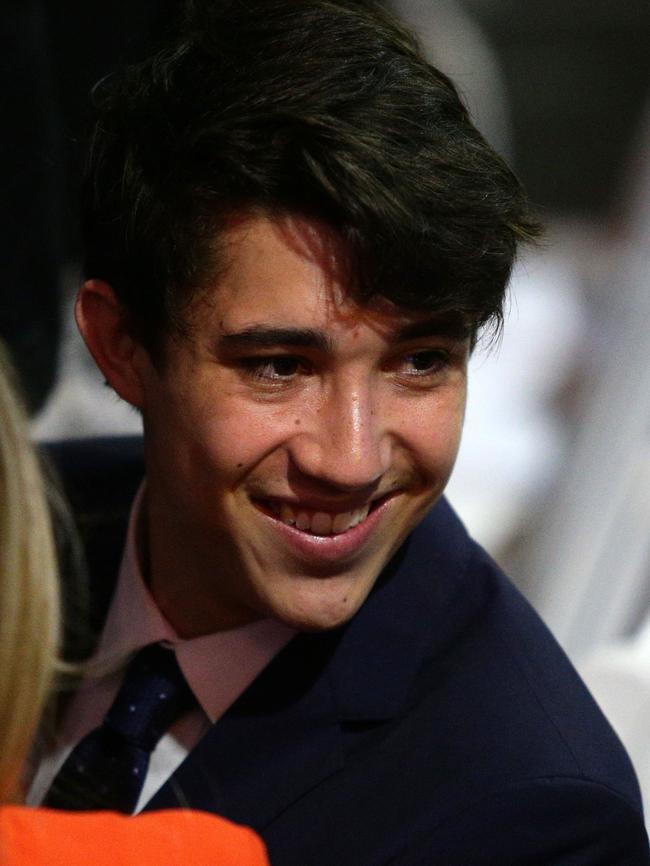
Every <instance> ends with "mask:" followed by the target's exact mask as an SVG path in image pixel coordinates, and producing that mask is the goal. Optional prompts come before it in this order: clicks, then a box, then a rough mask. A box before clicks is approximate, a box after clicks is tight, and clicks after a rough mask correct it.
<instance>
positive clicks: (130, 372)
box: [75, 280, 146, 409]
mask: <svg viewBox="0 0 650 866" xmlns="http://www.w3.org/2000/svg"><path fill="white" fill-rule="evenodd" d="M75 318H76V320H77V326H78V327H79V330H80V332H81V335H82V337H83V338H84V341H85V343H86V346H87V347H88V350H89V352H90V354H91V355H92V356H93V358H94V359H95V363H96V364H97V366H98V367H99V369H100V370H101V371H102V373H103V374H104V376H105V378H106V380H107V382H108V384H109V385H110V386H111V387H112V388H113V389H114V390H115V391H116V392H117V394H119V396H120V397H121V398H122V399H123V400H126V401H127V402H128V403H130V404H131V405H132V406H135V407H137V408H139V409H141V408H142V403H143V388H142V372H143V370H142V366H143V358H144V357H145V356H146V350H145V349H144V348H143V346H142V345H141V344H140V343H139V342H138V341H137V340H136V339H135V338H134V337H133V335H132V333H131V331H130V329H129V327H128V320H127V316H126V313H125V311H124V308H123V307H122V304H121V303H120V301H119V300H118V298H117V296H116V295H115V292H114V290H113V288H112V287H111V286H110V285H109V284H108V283H105V282H104V281H103V280H87V281H86V282H85V283H84V284H83V286H82V287H81V289H80V290H79V294H78V296H77V301H76V304H75Z"/></svg>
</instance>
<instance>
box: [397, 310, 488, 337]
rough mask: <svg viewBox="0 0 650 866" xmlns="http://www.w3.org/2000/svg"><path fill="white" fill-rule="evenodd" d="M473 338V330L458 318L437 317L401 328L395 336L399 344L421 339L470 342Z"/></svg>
mask: <svg viewBox="0 0 650 866" xmlns="http://www.w3.org/2000/svg"><path fill="white" fill-rule="evenodd" d="M471 336H472V329H471V328H470V326H469V325H468V324H467V322H465V321H463V320H462V319H461V318H459V317H458V318H457V317H455V316H454V317H440V316H438V317H436V318H433V319H425V321H423V322H414V323H413V324H410V325H405V326H404V327H403V328H400V329H399V330H398V331H397V332H396V333H395V336H394V338H393V339H394V340H395V342H397V343H403V342H406V341H408V340H417V339H420V338H421V337H447V338H449V339H450V340H468V339H469V338H470V337H471Z"/></svg>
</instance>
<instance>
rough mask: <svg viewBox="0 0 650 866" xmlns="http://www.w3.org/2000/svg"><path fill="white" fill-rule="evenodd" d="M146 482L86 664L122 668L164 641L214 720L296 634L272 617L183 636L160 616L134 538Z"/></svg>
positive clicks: (99, 668)
mask: <svg viewBox="0 0 650 866" xmlns="http://www.w3.org/2000/svg"><path fill="white" fill-rule="evenodd" d="M145 493H146V484H145V482H143V483H142V484H141V486H140V488H139V490H138V492H137V494H136V497H135V500H134V502H133V506H132V509H131V514H130V517H129V526H128V531H127V537H126V546H125V549H124V554H123V557H122V563H121V565H120V570H119V574H118V580H117V587H116V590H115V594H114V596H113V599H112V601H111V605H110V608H109V611H108V616H107V618H106V624H105V626H104V630H103V632H102V636H101V639H100V641H99V645H98V647H97V650H96V652H95V654H94V656H93V658H92V661H91V663H90V668H91V670H92V671H93V672H97V674H98V675H101V674H108V673H111V672H114V671H116V670H119V669H120V668H122V667H123V666H124V665H125V664H126V661H127V660H128V659H129V658H130V657H131V656H132V655H133V654H134V653H136V652H137V651H138V650H140V649H142V647H145V646H147V645H148V644H151V643H159V642H164V643H167V644H169V645H171V646H173V647H175V649H176V656H177V658H178V663H179V665H180V667H181V669H182V671H183V673H184V674H185V678H186V679H187V681H188V683H189V685H190V688H191V689H192V691H193V692H194V695H195V697H196V698H197V700H198V702H199V704H200V705H201V707H202V708H203V710H204V711H205V713H206V715H207V716H208V718H209V719H210V721H212V722H213V721H215V720H216V719H217V718H218V717H219V716H220V715H221V714H222V713H223V712H224V710H225V709H227V707H228V706H229V705H230V704H231V703H232V701H233V700H235V699H236V698H237V697H238V696H239V695H240V694H241V693H242V692H243V691H244V690H245V689H246V687H247V686H248V685H250V683H251V682H252V681H253V680H254V679H255V677H256V676H257V674H258V673H260V672H261V671H262V670H263V668H264V667H266V665H267V664H268V663H269V662H270V661H271V659H272V658H273V657H274V656H275V655H276V654H277V653H278V652H279V651H280V649H282V647H283V646H285V644H287V643H288V642H289V641H290V640H291V638H292V637H293V636H294V635H295V634H296V632H295V630H293V629H291V628H289V627H288V626H286V625H284V624H283V623H280V622H277V621H275V620H271V619H265V620H258V621H256V622H252V623H249V624H247V625H244V626H240V627H239V628H235V629H229V630H227V631H221V632H215V633H214V634H208V635H202V636H201V637H196V638H189V639H183V638H180V637H179V636H178V634H177V633H176V631H175V630H174V628H173V626H172V625H171V624H170V623H169V622H168V621H167V620H166V619H165V617H164V616H163V614H162V613H161V611H160V609H159V608H158V606H157V605H156V602H155V601H154V598H153V596H152V594H151V592H150V591H149V589H148V587H147V585H146V583H145V580H144V577H143V574H142V568H141V565H140V563H141V556H140V546H139V538H140V537H141V535H140V532H139V525H140V521H141V520H142V515H143V506H144V497H145Z"/></svg>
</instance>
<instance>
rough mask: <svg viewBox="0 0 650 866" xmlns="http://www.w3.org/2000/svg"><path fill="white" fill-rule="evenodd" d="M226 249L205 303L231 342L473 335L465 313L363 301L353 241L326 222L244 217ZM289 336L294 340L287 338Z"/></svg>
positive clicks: (232, 227)
mask: <svg viewBox="0 0 650 866" xmlns="http://www.w3.org/2000/svg"><path fill="white" fill-rule="evenodd" d="M220 245H221V247H222V249H223V251H224V262H223V267H222V268H221V269H220V270H219V274H218V277H217V278H216V279H215V280H214V282H213V283H212V285H210V286H206V287H205V290H204V292H203V299H202V300H203V302H204V304H207V306H208V308H210V309H211V310H212V312H213V313H215V314H216V316H217V320H218V321H217V323H216V324H217V331H218V332H219V333H220V334H221V335H222V336H223V337H224V338H225V339H226V342H230V343H233V344H234V341H235V339H238V340H239V341H240V342H248V343H250V344H251V345H252V344H254V343H257V344H258V345H261V344H262V343H267V344H271V343H272V342H276V343H280V342H285V343H286V342H294V344H297V343H302V344H304V343H305V342H306V340H307V337H301V336H300V335H299V333H298V332H299V331H303V332H305V333H307V332H309V331H314V330H321V331H324V332H325V333H326V332H327V331H329V330H336V329H340V328H343V329H346V330H348V329H351V328H355V327H361V326H369V327H371V328H372V329H373V330H376V331H378V332H381V333H382V334H383V335H384V336H386V337H388V338H390V337H394V338H395V339H407V338H417V337H424V336H430V335H433V334H440V335H444V336H448V337H450V338H456V339H465V338H467V337H469V336H470V334H471V331H472V327H471V323H468V321H467V317H466V316H464V315H462V314H461V313H459V312H455V311H445V312H438V311H435V310H430V311H422V310H418V311H415V310H412V309H408V308H405V307H403V306H399V305H397V304H395V303H393V302H392V301H391V300H390V299H389V298H387V297H384V296H382V295H379V294H377V295H373V296H371V297H369V298H367V299H363V298H362V297H361V296H360V292H359V288H358V278H357V273H356V268H355V261H354V255H353V251H352V250H351V248H350V244H349V243H348V242H347V241H346V240H345V238H343V237H342V235H341V233H340V232H339V231H337V230H336V229H335V228H334V227H333V226H331V225H330V224H328V223H327V222H325V221H324V220H320V219H318V218H313V217H304V216H300V215H295V214H281V215H268V214H265V213H249V214H237V215H235V216H234V217H233V218H232V219H231V220H229V221H228V223H227V225H226V227H225V231H224V232H223V234H222V238H221V244H220ZM202 306H203V305H202ZM203 309H204V310H205V306H204V307H203ZM197 312H198V310H197ZM289 331H292V332H293V333H294V337H295V339H294V340H293V341H290V340H288V339H280V337H281V336H282V333H283V332H284V336H285V337H287V338H288V337H289ZM276 338H277V339H276ZM309 340H310V341H311V337H310V338H309ZM312 342H313V341H312Z"/></svg>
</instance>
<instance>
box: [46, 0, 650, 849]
mask: <svg viewBox="0 0 650 866" xmlns="http://www.w3.org/2000/svg"><path fill="white" fill-rule="evenodd" d="M97 99H98V112H99V114H98V120H97V123H96V126H95V132H94V137H93V141H92V148H91V156H90V164H89V172H88V178H87V184H86V209H85V229H86V241H87V259H86V273H87V278H88V279H87V281H86V283H85V284H84V286H83V288H82V290H81V292H80V295H79V299H78V303H77V318H78V322H79V326H80V328H81V331H82V333H83V335H84V337H85V339H86V342H87V344H88V346H89V348H90V351H91V352H92V354H93V356H94V357H95V359H96V361H97V363H98V365H99V367H100V368H101V370H102V372H103V373H104V375H105V377H106V379H107V381H108V382H109V383H110V385H111V386H112V387H113V388H114V389H115V391H116V392H117V393H118V394H119V395H120V396H121V397H122V398H123V399H125V400H127V401H128V402H129V403H131V404H132V405H133V406H135V407H137V408H138V409H139V410H140V411H141V413H142V417H143V421H144V459H145V466H146V481H145V483H144V485H143V487H142V488H141V491H140V493H139V494H138V496H137V498H136V502H135V505H134V508H133V511H132V514H131V522H130V529H129V534H128V538H127V543H126V550H125V554H124V559H123V562H122V567H121V569H120V574H119V579H118V582H117V588H116V590H115V592H114V594H113V596H112V600H111V601H110V605H109V607H108V611H107V612H105V616H106V619H105V623H104V626H103V632H102V635H101V638H100V642H99V646H98V649H97V652H96V657H95V661H96V663H97V667H99V668H100V669H101V673H102V675H101V676H96V677H89V678H88V679H87V680H86V682H85V683H84V685H83V687H82V688H81V689H80V691H79V692H78V694H77V695H76V697H75V698H74V700H73V701H72V703H71V704H70V706H69V707H68V711H67V715H66V716H65V717H64V720H63V724H62V729H61V734H60V742H59V745H58V747H57V748H55V749H54V750H53V752H52V754H51V755H50V757H49V759H48V760H47V761H46V762H45V763H44V764H43V766H42V768H41V772H40V774H39V778H37V780H36V785H35V791H38V790H39V789H40V790H41V791H43V792H44V791H46V790H48V788H49V793H48V794H47V796H46V800H45V802H46V803H49V804H50V805H55V806H67V807H70V808H76V807H80V808H84V807H89V806H93V805H94V806H108V807H111V806H112V807H116V806H117V807H119V808H122V809H124V810H125V811H128V810H130V809H132V808H142V807H143V806H144V807H145V808H158V807H163V806H169V805H172V804H178V803H182V804H185V805H188V806H191V807H196V808H202V809H206V810H210V811H215V812H218V813H221V814H223V815H225V816H227V817H230V818H232V819H234V820H237V821H240V822H243V823H248V824H251V825H252V826H253V827H255V828H256V829H258V830H259V831H260V832H261V833H262V834H263V836H264V838H265V840H266V843H267V845H268V848H269V853H270V858H271V861H272V862H273V863H274V864H296V866H298V864H301V866H304V864H310V866H315V864H327V866H331V864H337V866H342V864H350V866H352V864H354V866H366V864H367V866H371V864H372V866H374V864H383V863H389V862H390V863H395V864H402V866H414V864H420V863H421V864H431V863H444V864H458V866H461V864H462V866H469V864H488V863H489V864H495V866H496V864H499V866H503V864H510V863H512V864H525V863H530V864H533V863H544V864H570V863H571V864H578V863H580V864H587V863H589V864H592V863H593V864H596V863H623V862H625V863H630V864H637V863H638V864H640V863H646V862H648V854H647V841H646V837H645V832H644V829H643V819H642V816H641V807H640V805H639V795H638V791H637V787H636V782H635V780H634V775H633V773H632V770H631V768H630V766H629V764H628V762H627V759H626V756H625V755H624V753H623V751H622V749H621V747H620V745H619V744H618V742H617V741H616V739H615V738H614V736H613V734H612V733H611V731H610V729H609V727H608V725H607V723H606V722H605V720H604V719H603V718H602V716H601V715H600V713H599V711H598V709H597V708H596V706H595V704H593V702H592V701H591V699H590V697H589V695H588V694H587V693H586V691H585V690H584V687H583V686H582V684H581V683H580V681H579V680H578V678H577V676H576V675H575V674H574V672H573V670H572V669H571V667H570V665H569V663H568V662H567V660H566V659H565V658H564V656H563V654H562V653H561V651H560V650H559V648H558V647H557V646H556V644H555V643H554V641H553V639H552V638H551V637H550V635H549V634H548V633H547V632H546V631H545V629H544V627H543V625H542V624H541V623H540V622H539V620H538V619H537V617H536V616H535V614H534V613H533V612H532V611H531V610H530V609H529V608H528V606H527V605H526V603H525V602H524V601H523V600H522V599H521V598H520V597H519V596H518V595H517V593H516V592H515V591H514V589H513V588H512V587H511V586H510V584H509V583H508V582H507V580H506V579H505V578H504V576H503V575H502V574H501V573H500V572H499V570H498V569H497V568H496V566H495V565H494V564H493V563H492V562H491V561H490V560H489V558H488V557H487V556H486V555H485V554H484V553H483V552H482V551H481V550H480V549H479V548H478V547H477V546H476V545H475V544H474V543H473V542H471V540H470V539H469V538H468V537H467V535H466V534H465V532H464V530H463V528H462V526H461V524H460V523H459V521H458V520H457V518H456V517H455V516H454V515H453V513H452V512H451V510H450V509H449V507H448V506H447V505H446V504H445V502H444V500H441V498H440V497H441V494H442V492H443V489H444V487H445V484H446V481H447V479H448V477H449V474H450V472H451V469H452V466H453V462H454V458H455V455H456V450H457V447H458V441H459V437H460V432H461V427H462V420H463V408H464V401H465V388H466V365H467V357H468V354H469V352H470V350H471V347H472V345H473V343H474V342H475V340H476V339H477V337H478V335H479V333H480V331H481V329H482V328H484V327H485V326H487V327H490V326H492V327H495V326H496V327H498V324H499V322H500V317H501V308H502V302H503V295H504V290H505V286H506V282H507V279H508V276H509V273H510V269H511V266H512V262H513V258H514V255H515V251H516V246H517V242H518V241H520V240H527V239H531V238H532V237H533V236H534V235H535V234H536V230H537V229H536V225H535V223H534V221H533V220H532V219H531V218H530V217H529V215H528V213H527V209H526V203H525V198H524V196H523V193H522V191H521V189H520V187H519V185H518V183H517V181H516V179H515V178H514V177H513V175H512V174H511V173H510V171H509V170H508V169H507V167H506V166H505V165H504V164H503V162H502V161H501V160H500V159H499V157H498V156H496V154H495V153H493V152H492V151H491V149H490V148H489V146H488V145H487V144H486V143H485V141H483V139H482V138H481V136H480V135H479V133H478V132H477V131H476V130H475V128H474V127H473V126H472V124H471V122H470V120H469V118H468V116H467V114H466V111H465V110H464V108H463V106H462V104H461V102H460V101H459V99H458V96H457V94H456V91H455V90H454V87H453V85H452V84H451V83H450V82H449V81H448V80H447V79H446V78H445V76H444V75H442V74H441V73H440V72H438V71H437V70H435V69H434V68H432V67H431V66H429V65H428V64H427V63H426V62H425V61H424V60H423V59H422V57H421V55H420V54H419V52H418V49H417V47H416V45H415V44H414V42H413V40H412V38H411V36H410V35H409V34H408V33H407V32H405V31H404V30H403V29H402V28H401V27H400V25H399V24H398V23H397V22H396V21H394V20H393V19H392V18H391V17H390V16H389V15H388V14H387V13H386V12H385V11H383V10H382V8H381V7H379V6H378V5H376V4H375V3H374V2H371V0H364V2H361V0H246V2H243V0H234V2H225V0H224V2H216V3H207V2H206V3H205V4H202V3H200V2H199V3H195V4H190V6H189V7H188V13H187V18H186V21H185V24H184V26H183V27H182V28H181V31H180V32H179V34H178V35H177V36H176V38H175V39H174V40H173V41H172V42H171V44H169V45H168V46H166V47H164V48H163V49H161V51H160V52H159V53H158V54H157V55H156V56H155V57H153V58H151V59H150V60H148V61H146V62H144V63H143V64H141V65H140V66H138V67H137V68H132V69H127V70H125V71H124V72H122V73H120V74H119V75H116V76H114V77H113V78H111V79H109V80H108V81H106V82H104V83H103V84H102V85H101V87H100V89H99V91H98V93H97ZM114 463H115V460H114V459H113V460H112V464H114ZM92 591H93V592H94V593H98V594H101V595H105V594H106V590H105V588H102V587H99V586H98V585H97V580H96V582H95V584H94V586H93V589H92ZM159 643H163V644H164V645H166V646H168V647H172V648H173V649H174V652H175V658H176V659H177V661H178V663H179V665H180V668H181V670H182V673H183V675H184V683H185V685H184V686H183V687H184V688H185V689H186V690H187V685H189V693H188V694H186V695H185V698H184V699H183V701H181V702H180V703H181V709H182V711H181V712H179V713H177V714H176V715H177V716H178V718H172V716H171V714H170V716H169V717H168V718H166V721H165V723H164V724H162V723H160V722H155V723H154V725H153V727H155V728H156V735H155V736H153V735H150V734H149V732H148V731H149V729H148V727H147V733H146V736H145V737H144V739H145V740H146V741H147V742H146V748H145V747H144V746H143V747H142V748H143V750H144V751H147V752H152V755H151V759H150V761H149V760H148V758H147V759H146V760H145V763H144V764H136V763H134V764H127V759H126V758H124V767H127V765H128V767H129V768H131V767H132V769H130V770H128V772H129V773H131V775H136V776H137V777H138V784H137V785H136V786H135V787H133V786H131V783H129V785H127V784H126V782H125V783H124V784H120V785H117V786H116V785H113V784H112V782H113V781H115V779H117V778H118V770H117V769H116V767H117V764H118V763H119V762H122V760H123V755H124V754H126V752H128V751H129V749H131V750H132V746H133V744H134V742H135V740H136V739H137V738H136V736H135V734H133V735H132V734H131V733H129V731H130V730H131V728H129V724H130V723H129V722H127V723H126V725H125V727H124V728H123V727H122V725H123V723H122V721H121V720H118V716H120V719H121V716H122V715H124V716H127V717H129V716H132V717H133V718H136V717H137V718H138V719H139V718H140V713H141V712H144V711H143V708H142V706H141V704H143V705H144V704H148V703H149V697H148V695H149V691H148V682H149V680H150V679H151V678H152V677H154V678H155V676H157V674H156V673H155V672H154V673H152V668H153V667H154V664H153V662H149V661H147V663H146V664H145V665H144V668H143V667H142V665H140V666H138V665H139V663H138V662H135V663H133V664H130V665H129V666H128V670H127V672H126V674H125V673H124V669H125V667H126V666H127V661H128V660H129V659H130V658H131V656H133V654H134V653H136V652H139V651H140V650H141V649H142V648H143V647H145V646H149V645H151V644H159ZM147 652H148V650H147ZM168 655H170V654H168ZM138 658H141V656H140V655H136V659H138ZM147 658H148V657H147ZM134 666H135V667H134ZM134 670H135V673H134ZM165 676H167V673H166V674H165ZM169 677H170V680H169V681H170V682H171V674H170V675H169ZM136 681H137V683H138V685H137V686H134V685H133V683H134V682H136ZM156 682H158V681H157V680H156ZM165 682H167V680H165ZM158 691H161V690H160V689H158ZM145 692H146V694H147V697H146V698H145V697H144V695H145ZM116 696H117V697H116ZM125 696H126V697H125ZM158 697H159V698H160V699H161V700H163V699H166V698H167V686H165V688H164V689H162V692H161V694H160V695H158ZM105 716H106V720H105V721H104V725H103V727H100V734H99V735H97V734H96V732H95V731H94V729H95V728H97V726H101V723H102V719H104V717H105ZM148 724H149V723H148V722H147V723H144V722H142V723H140V722H139V721H138V723H137V725H136V727H137V728H138V729H140V728H142V729H144V728H145V727H146V726H147V725H148ZM107 730H108V733H107ZM89 732H90V733H89ZM140 734H141V731H140V732H139V733H138V737H139V736H140ZM84 738H86V739H84ZM88 738H89V739H88ZM80 740H82V743H81V745H80V746H77V747H76V748H75V749H74V751H72V752H71V753H70V750H71V749H72V747H73V746H75V744H76V743H78V742H79V741H80ZM98 740H101V747H102V749H103V750H104V751H106V750H108V752H109V755H108V758H107V760H108V761H109V763H108V764H106V763H105V764H103V765H101V764H100V765H101V766H103V770H101V772H97V770H96V769H94V762H95V761H96V760H97V752H98V748H97V743H98ZM88 742H90V744H91V745H90V747H89V748H90V752H92V755H91V754H90V752H87V751H84V752H83V759H82V758H81V757H80V754H81V752H80V751H79V749H80V748H82V751H83V749H86V745H84V744H86V743H88ZM125 743H126V745H125ZM137 747H138V748H140V740H138V745H137ZM111 750H113V751H111ZM120 750H122V751H120ZM125 750H126V751H125ZM100 751H101V750H100ZM118 752H119V757H118ZM68 753H70V756H69V757H67V758H66V756H67V754H68ZM104 757H105V755H104ZM132 757H133V756H132V755H131V754H130V752H129V757H128V760H129V761H130V760H131V758H132ZM64 759H65V761H64ZM102 760H104V758H102ZM138 760H139V759H138ZM110 761H112V762H113V763H112V764H111V763H110ZM107 767H108V769H107ZM111 767H112V768H113V769H111ZM120 767H122V764H121V763H120ZM120 772H122V771H121V770H120ZM55 775H56V779H55V781H54V784H53V785H52V786H51V787H50V783H51V781H52V778H53V777H54V776H55ZM145 776H146V780H145V782H144V786H143V787H142V788H141V787H140V782H141V779H142V778H144V777H145ZM113 777H114V778H113ZM120 778H121V777H120ZM84 779H90V783H89V784H86V783H85V782H84ZM71 780H72V781H71ZM131 782H132V779H131ZM127 787H128V788H129V794H128V797H126V796H125V790H126V788H127ZM132 787H133V790H131V788H132ZM112 788H118V789H119V790H117V791H113V790H109V789H112ZM158 789H159V790H158Z"/></svg>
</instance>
